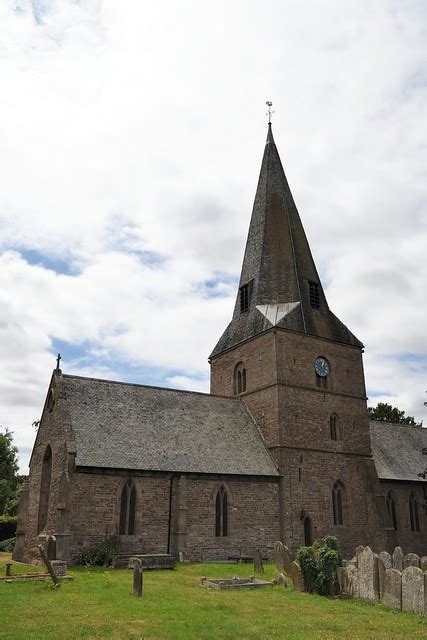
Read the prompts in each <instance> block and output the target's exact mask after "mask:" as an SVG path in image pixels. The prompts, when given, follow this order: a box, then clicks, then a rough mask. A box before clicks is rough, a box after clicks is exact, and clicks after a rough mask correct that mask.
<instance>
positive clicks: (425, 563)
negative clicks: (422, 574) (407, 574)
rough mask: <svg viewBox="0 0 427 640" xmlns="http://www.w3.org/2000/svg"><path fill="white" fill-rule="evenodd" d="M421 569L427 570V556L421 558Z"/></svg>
mask: <svg viewBox="0 0 427 640" xmlns="http://www.w3.org/2000/svg"><path fill="white" fill-rule="evenodd" d="M420 567H421V571H427V556H423V557H422V558H420Z"/></svg>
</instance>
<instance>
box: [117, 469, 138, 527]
mask: <svg viewBox="0 0 427 640" xmlns="http://www.w3.org/2000/svg"><path fill="white" fill-rule="evenodd" d="M135 510H136V489H135V485H134V483H133V482H132V480H128V481H127V482H126V484H125V486H124V487H123V489H122V495H121V498H120V525H119V534H120V535H121V536H133V535H134V534H135Z"/></svg>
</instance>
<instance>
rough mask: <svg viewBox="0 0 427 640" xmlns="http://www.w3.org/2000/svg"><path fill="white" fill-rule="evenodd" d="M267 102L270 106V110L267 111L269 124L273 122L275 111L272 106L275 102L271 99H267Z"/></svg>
mask: <svg viewBox="0 0 427 640" xmlns="http://www.w3.org/2000/svg"><path fill="white" fill-rule="evenodd" d="M265 104H266V105H267V107H268V111H267V113H266V114H265V115H266V116H268V124H271V116H272V115H273V113H274V111H272V110H271V107H272V106H273V103H272V102H271V100H267V102H266V103H265Z"/></svg>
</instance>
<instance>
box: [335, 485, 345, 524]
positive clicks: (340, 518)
mask: <svg viewBox="0 0 427 640" xmlns="http://www.w3.org/2000/svg"><path fill="white" fill-rule="evenodd" d="M344 491H345V490H344V485H343V484H342V483H341V482H340V481H339V480H338V481H337V482H336V483H335V484H334V487H333V489H332V511H333V514H334V524H337V525H341V524H344Z"/></svg>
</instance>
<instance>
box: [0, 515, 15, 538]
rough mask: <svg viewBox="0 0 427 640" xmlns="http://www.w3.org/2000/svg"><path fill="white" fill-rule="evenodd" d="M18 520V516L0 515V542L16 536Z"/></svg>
mask: <svg viewBox="0 0 427 640" xmlns="http://www.w3.org/2000/svg"><path fill="white" fill-rule="evenodd" d="M17 520H18V518H17V517H16V516H0V542H2V541H3V540H9V538H14V537H15V534H16V521H17Z"/></svg>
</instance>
